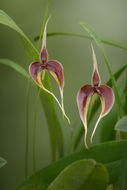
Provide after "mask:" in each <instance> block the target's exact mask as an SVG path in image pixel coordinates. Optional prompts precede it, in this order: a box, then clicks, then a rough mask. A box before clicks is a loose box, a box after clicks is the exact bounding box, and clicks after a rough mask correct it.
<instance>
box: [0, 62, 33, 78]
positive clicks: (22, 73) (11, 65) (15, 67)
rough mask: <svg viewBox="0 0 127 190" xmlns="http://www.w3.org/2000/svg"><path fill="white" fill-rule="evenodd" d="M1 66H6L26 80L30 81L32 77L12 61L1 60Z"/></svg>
mask: <svg viewBox="0 0 127 190" xmlns="http://www.w3.org/2000/svg"><path fill="white" fill-rule="evenodd" d="M0 64H3V65H6V66H9V67H11V68H12V69H14V70H15V71H17V72H18V73H20V74H21V75H23V76H24V77H25V78H27V79H29V78H30V76H29V74H28V72H27V71H26V70H25V69H24V68H23V67H22V66H20V65H19V64H17V63H15V62H14V61H11V60H9V59H0Z"/></svg>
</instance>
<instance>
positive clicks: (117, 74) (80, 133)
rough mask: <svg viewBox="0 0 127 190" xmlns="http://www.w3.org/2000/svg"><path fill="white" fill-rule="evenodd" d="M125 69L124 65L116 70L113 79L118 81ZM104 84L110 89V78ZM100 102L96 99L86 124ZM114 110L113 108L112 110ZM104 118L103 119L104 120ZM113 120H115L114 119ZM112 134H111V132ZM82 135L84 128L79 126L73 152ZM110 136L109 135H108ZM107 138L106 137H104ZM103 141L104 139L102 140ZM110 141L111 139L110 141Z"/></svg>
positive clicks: (126, 65) (126, 66) (90, 119)
mask: <svg viewBox="0 0 127 190" xmlns="http://www.w3.org/2000/svg"><path fill="white" fill-rule="evenodd" d="M126 69H127V64H125V65H124V66H122V67H121V68H120V69H118V70H117V71H116V72H115V73H114V77H115V80H118V79H119V78H120V76H121V75H122V73H123V72H124V71H125V70H126ZM106 84H107V85H108V86H110V87H112V80H111V78H110V79H109V80H108V81H107V82H106ZM100 105H101V104H100V100H99V98H97V100H96V102H95V104H94V105H93V107H92V109H91V114H90V117H89V118H88V124H90V122H91V121H92V119H93V117H94V115H95V114H96V112H97V110H98V108H99V107H100ZM113 109H114V108H113ZM104 119H105V118H103V120H104ZM114 120H115V118H114ZM103 129H104V133H105V128H104V127H103ZM103 129H102V133H103ZM111 133H112V132H111ZM83 135H84V127H83V125H82V124H80V126H79V130H78V132H77V135H76V136H75V139H74V145H73V150H75V149H76V148H77V146H78V144H79V142H80V140H81V138H82V136H83ZM108 136H110V134H109V135H108ZM106 138H107V137H106ZM104 140H105V139H104ZM104 140H102V142H104ZM110 140H111V139H110Z"/></svg>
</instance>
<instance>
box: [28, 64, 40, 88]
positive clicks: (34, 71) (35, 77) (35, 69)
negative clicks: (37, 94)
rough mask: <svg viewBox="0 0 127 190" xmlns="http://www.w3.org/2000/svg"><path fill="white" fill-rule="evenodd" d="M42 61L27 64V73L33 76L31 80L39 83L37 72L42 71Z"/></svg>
mask: <svg viewBox="0 0 127 190" xmlns="http://www.w3.org/2000/svg"><path fill="white" fill-rule="evenodd" d="M42 70H43V69H42V63H40V62H34V63H32V64H30V66H29V73H30V75H31V77H32V78H33V80H34V81H35V82H36V83H37V84H38V85H40V83H39V81H38V76H39V74H40V73H41V72H42Z"/></svg>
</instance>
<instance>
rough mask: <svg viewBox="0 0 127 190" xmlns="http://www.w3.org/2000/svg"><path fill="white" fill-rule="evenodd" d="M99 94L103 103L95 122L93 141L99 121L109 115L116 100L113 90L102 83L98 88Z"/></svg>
mask: <svg viewBox="0 0 127 190" xmlns="http://www.w3.org/2000/svg"><path fill="white" fill-rule="evenodd" d="M98 95H99V96H100V100H101V104H102V111H101V114H100V116H99V118H98V120H97V122H96V124H95V127H94V130H93V132H92V135H91V142H92V140H93V136H94V133H95V131H96V128H97V126H98V123H99V121H100V120H101V118H102V117H104V116H105V115H107V114H108V113H109V111H110V110H111V109H112V106H113V104H114V100H115V98H114V93H113V90H112V89H111V88H110V87H108V86H106V85H101V86H100V87H99V88H98Z"/></svg>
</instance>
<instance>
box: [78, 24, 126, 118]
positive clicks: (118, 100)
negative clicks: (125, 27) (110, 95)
mask: <svg viewBox="0 0 127 190" xmlns="http://www.w3.org/2000/svg"><path fill="white" fill-rule="evenodd" d="M80 25H81V26H82V28H83V29H85V30H86V31H87V32H88V33H89V34H90V36H91V37H92V38H93V39H94V41H95V42H96V44H97V46H98V47H99V49H100V51H101V53H102V55H103V57H104V60H105V63H106V66H107V69H108V72H109V75H110V78H111V80H112V83H113V87H114V92H115V98H116V102H117V105H118V110H119V116H120V117H121V116H122V114H123V108H122V102H121V98H120V96H119V91H118V88H117V85H116V82H115V78H114V75H113V72H112V70H111V67H110V64H109V61H108V58H107V56H106V54H105V51H104V48H103V45H102V42H101V39H100V37H99V36H98V35H97V34H96V33H95V31H94V30H93V29H92V28H91V27H90V26H89V25H88V24H86V23H80Z"/></svg>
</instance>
